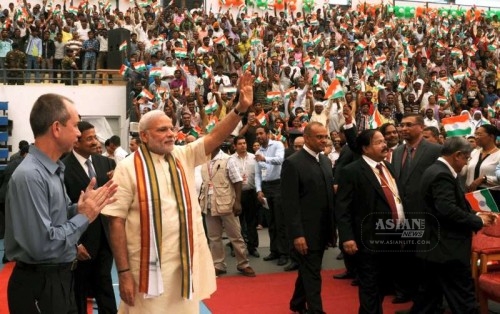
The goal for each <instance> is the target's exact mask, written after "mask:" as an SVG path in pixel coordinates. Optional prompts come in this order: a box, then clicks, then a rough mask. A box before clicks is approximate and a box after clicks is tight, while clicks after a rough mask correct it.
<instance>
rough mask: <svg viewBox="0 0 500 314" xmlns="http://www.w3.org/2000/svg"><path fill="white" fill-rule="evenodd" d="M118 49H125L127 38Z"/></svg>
mask: <svg viewBox="0 0 500 314" xmlns="http://www.w3.org/2000/svg"><path fill="white" fill-rule="evenodd" d="M119 50H120V51H127V40H124V41H123V42H122V43H121V45H120V48H119Z"/></svg>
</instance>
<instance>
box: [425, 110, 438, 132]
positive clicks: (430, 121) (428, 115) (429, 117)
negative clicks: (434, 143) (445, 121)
mask: <svg viewBox="0 0 500 314" xmlns="http://www.w3.org/2000/svg"><path fill="white" fill-rule="evenodd" d="M424 124H425V126H433V127H435V128H437V129H438V130H439V122H438V121H437V120H436V119H435V118H434V109H432V108H429V109H427V110H425V118H424Z"/></svg>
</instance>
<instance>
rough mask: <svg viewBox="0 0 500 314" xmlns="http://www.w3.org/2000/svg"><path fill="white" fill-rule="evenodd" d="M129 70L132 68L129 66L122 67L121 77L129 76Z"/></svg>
mask: <svg viewBox="0 0 500 314" xmlns="http://www.w3.org/2000/svg"><path fill="white" fill-rule="evenodd" d="M129 70H130V68H129V67H128V66H126V65H125V64H122V66H121V67H120V72H119V73H120V75H121V76H125V75H127V73H128V71H129Z"/></svg>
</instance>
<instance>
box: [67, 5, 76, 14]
mask: <svg viewBox="0 0 500 314" xmlns="http://www.w3.org/2000/svg"><path fill="white" fill-rule="evenodd" d="M68 13H70V14H73V15H78V8H77V7H69V9H68Z"/></svg>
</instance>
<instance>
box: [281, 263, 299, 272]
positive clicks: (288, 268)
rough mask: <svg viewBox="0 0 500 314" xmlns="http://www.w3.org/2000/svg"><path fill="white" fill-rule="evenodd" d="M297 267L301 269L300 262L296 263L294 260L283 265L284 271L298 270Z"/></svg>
mask: <svg viewBox="0 0 500 314" xmlns="http://www.w3.org/2000/svg"><path fill="white" fill-rule="evenodd" d="M297 269H299V263H296V262H294V261H292V262H291V263H290V264H288V265H286V266H285V267H283V270H284V271H294V270H297Z"/></svg>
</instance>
